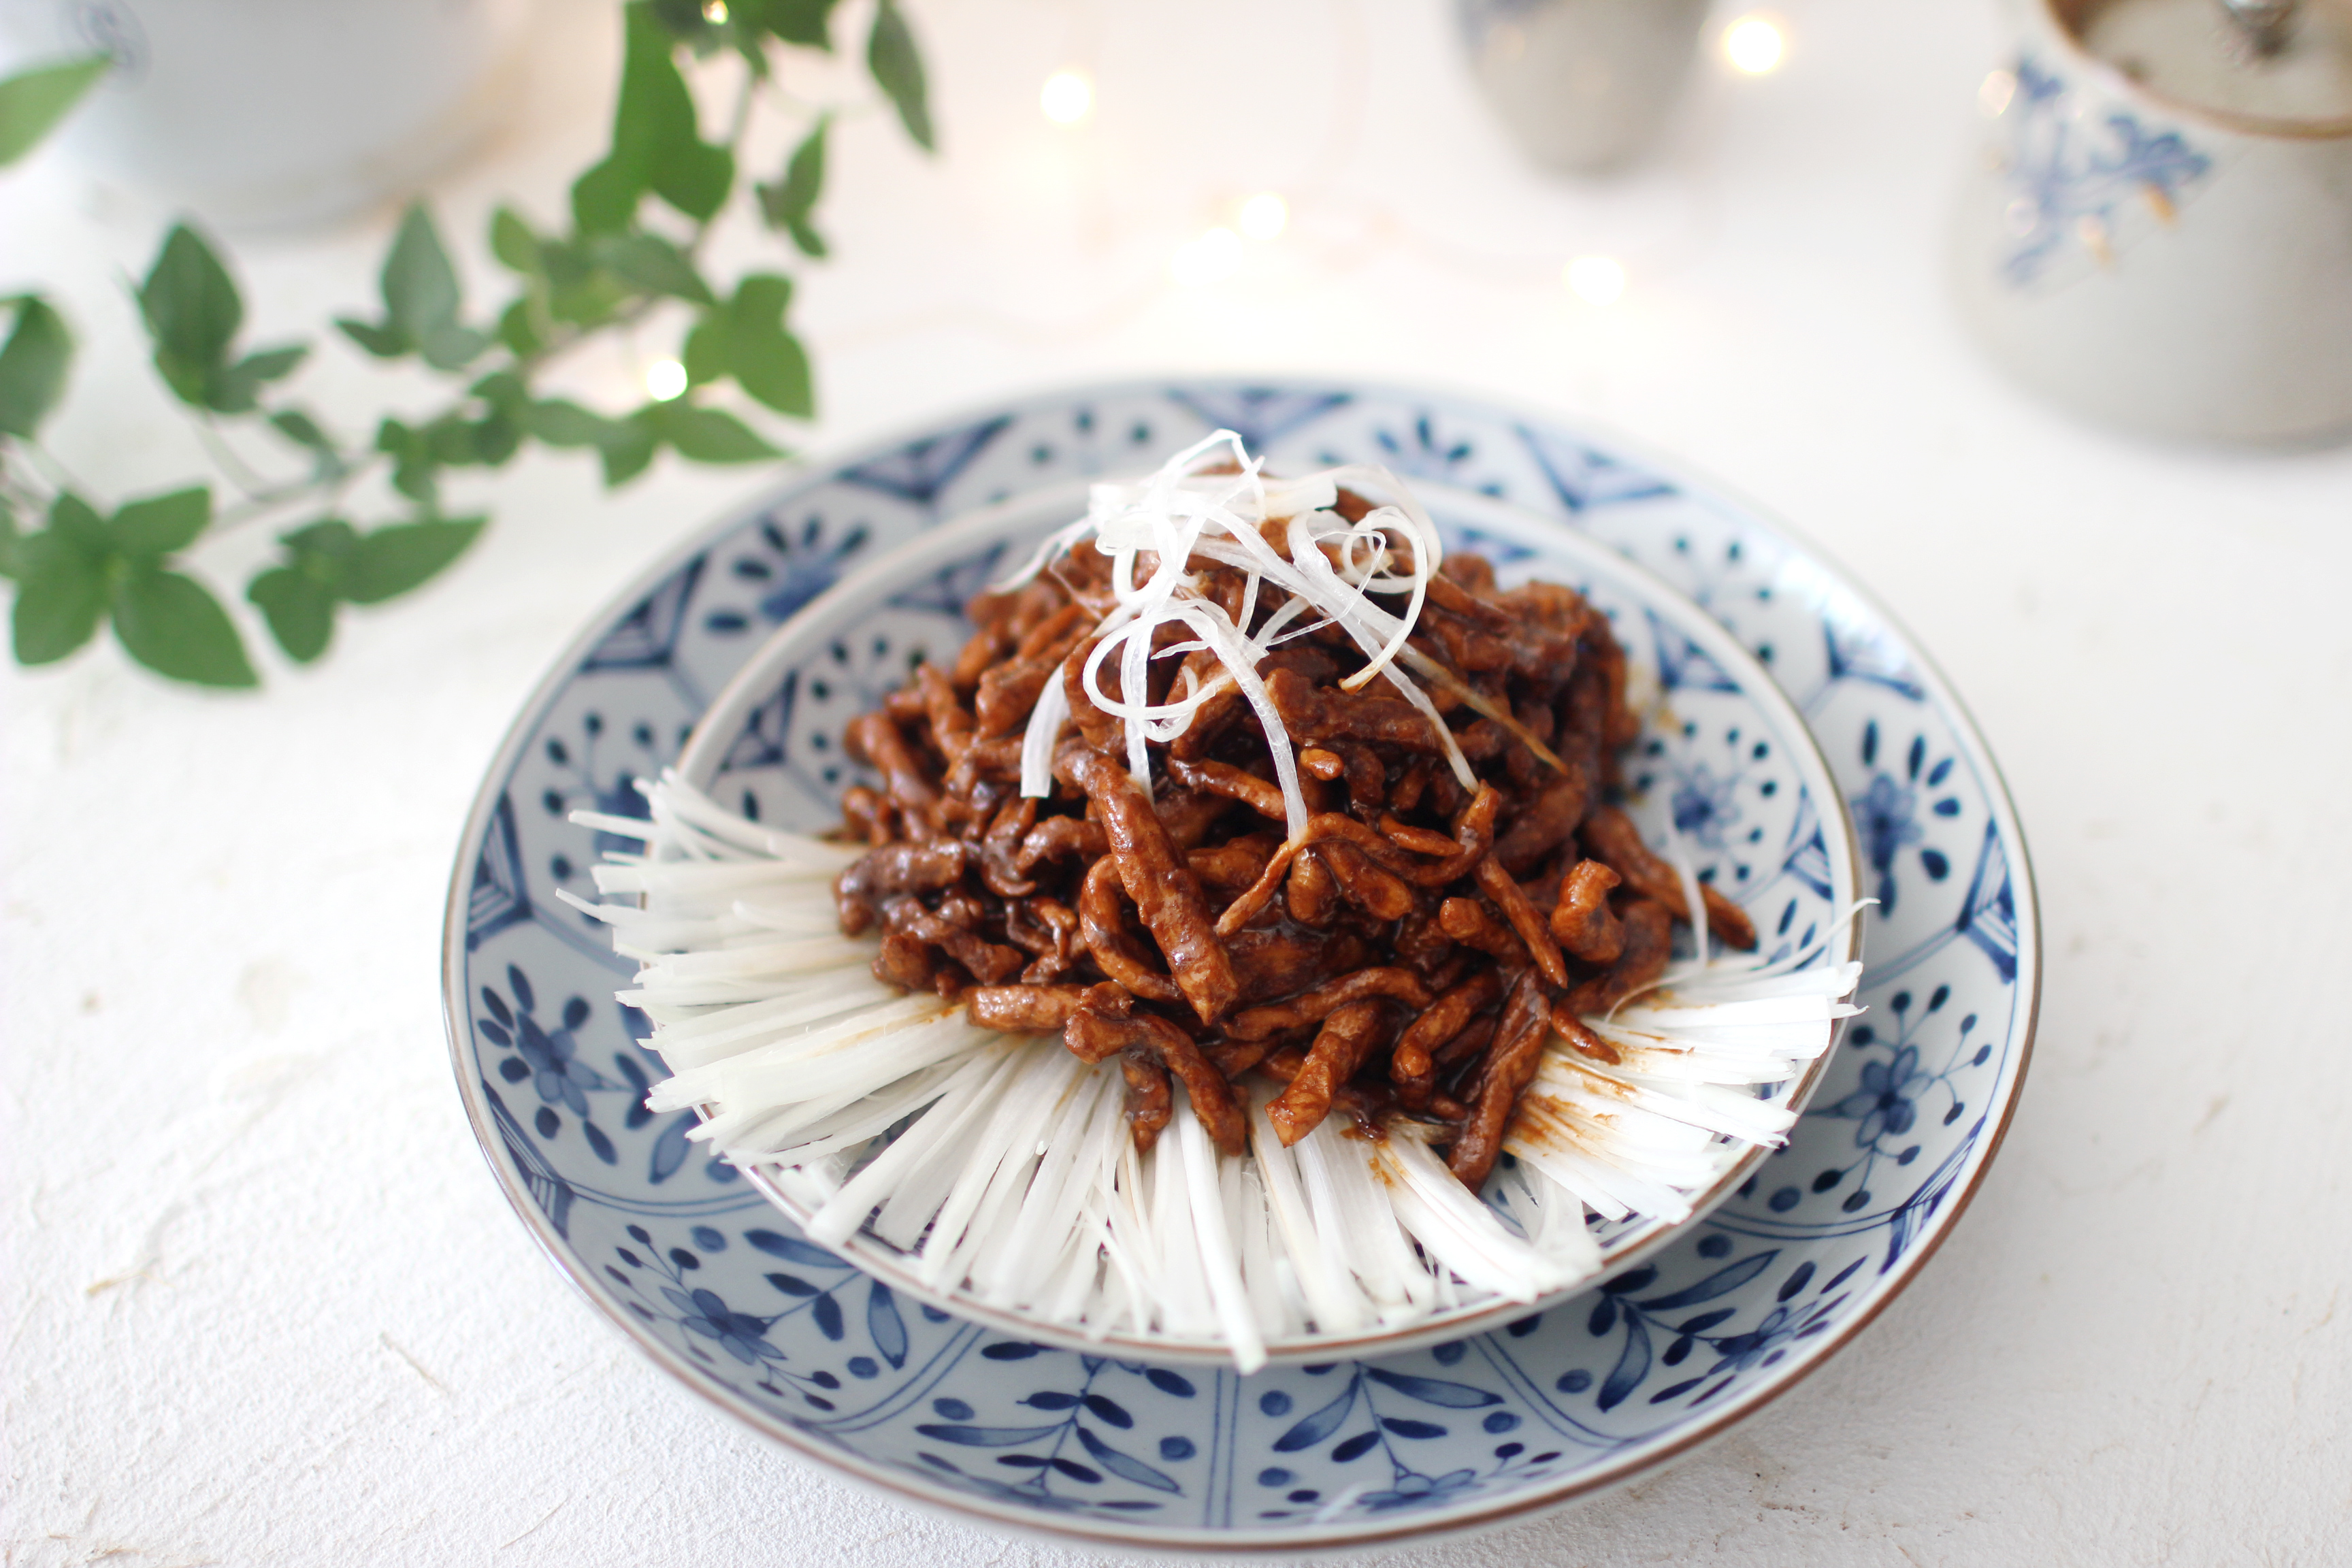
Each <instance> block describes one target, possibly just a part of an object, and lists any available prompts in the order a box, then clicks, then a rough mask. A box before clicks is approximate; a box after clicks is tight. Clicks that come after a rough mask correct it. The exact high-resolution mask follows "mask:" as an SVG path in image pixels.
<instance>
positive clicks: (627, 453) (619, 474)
mask: <svg viewBox="0 0 2352 1568" xmlns="http://www.w3.org/2000/svg"><path fill="white" fill-rule="evenodd" d="M652 406H653V407H655V408H660V407H665V406H667V405H663V404H655V405H652ZM614 424H615V425H616V426H618V428H617V429H616V430H615V432H614V435H613V437H611V438H610V439H609V440H605V441H602V442H599V443H598V455H599V456H601V457H602V458H604V488H605V489H612V488H613V487H614V486H616V485H620V484H625V483H626V482H627V481H628V480H630V479H635V478H636V477H637V476H638V475H639V474H641V473H644V472H645V471H646V468H647V466H648V465H650V464H651V463H652V462H653V460H654V453H655V451H656V448H657V447H659V446H660V440H659V438H658V437H656V436H655V434H654V426H653V420H652V417H651V413H650V410H648V409H643V408H641V409H639V410H638V411H637V412H636V413H635V414H632V415H631V416H629V417H627V418H626V419H620V420H615V421H614Z"/></svg>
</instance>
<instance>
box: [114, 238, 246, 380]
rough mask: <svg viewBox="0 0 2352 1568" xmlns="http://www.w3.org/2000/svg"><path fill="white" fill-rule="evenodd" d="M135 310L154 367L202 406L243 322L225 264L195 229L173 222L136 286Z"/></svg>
mask: <svg viewBox="0 0 2352 1568" xmlns="http://www.w3.org/2000/svg"><path fill="white" fill-rule="evenodd" d="M139 310H140V313H141V314H142V316H144V317H145V318H146V321H147V331H148V334H149V336H151V337H152V339H153V340H154V342H155V368H156V370H157V371H159V372H160V373H162V374H163V380H164V382H165V383H166V384H169V385H170V387H171V388H172V390H173V392H174V393H176V394H178V395H179V397H180V399H181V401H182V402H184V403H191V404H194V405H197V406H199V407H202V406H204V405H205V393H206V392H207V391H208V390H209V389H210V382H211V379H212V373H213V372H214V371H215V370H218V369H219V368H221V366H222V363H223V361H224V360H225V359H226V357H227V354H228V346H229V344H231V343H232V342H236V331H237V328H238V327H240V326H242V325H243V324H244V322H245V303H244V301H243V300H240V299H239V298H238V297H237V292H236V283H235V282H234V281H233V280H232V279H230V278H229V275H228V268H226V267H223V266H222V265H221V262H220V258H219V257H218V256H216V255H215V254H214V253H213V248H212V247H210V246H209V245H206V244H205V241H204V239H203V237H201V236H199V235H198V234H197V233H196V231H195V230H194V229H193V228H190V227H189V226H187V225H186V224H175V225H173V228H172V232H171V233H170V234H169V235H167V236H165V237H164V239H163V249H162V250H161V251H159V252H157V254H156V257H155V265H154V266H153V267H152V268H149V269H148V272H147V279H146V281H145V282H143V283H142V284H141V285H140V287H139Z"/></svg>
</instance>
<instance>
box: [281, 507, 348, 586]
mask: <svg viewBox="0 0 2352 1568" xmlns="http://www.w3.org/2000/svg"><path fill="white" fill-rule="evenodd" d="M278 543H280V544H283V545H284V546H286V548H287V550H288V551H289V552H291V554H292V557H293V560H294V563H295V564H296V565H298V566H299V567H301V568H302V569H303V570H304V571H306V572H309V573H310V574H312V575H313V576H316V577H317V578H318V579H319V580H320V582H322V583H324V584H327V585H328V586H330V587H332V586H333V585H334V584H337V583H340V582H341V581H342V570H343V566H342V563H344V562H345V561H347V560H349V559H350V558H351V554H352V551H354V550H357V549H358V548H359V543H360V536H359V533H358V531H357V530H355V529H353V528H352V525H351V524H350V523H348V522H345V521H343V520H342V519H341V518H340V517H322V518H320V520H319V521H316V522H306V523H304V524H303V525H302V526H301V527H299V528H298V529H296V530H294V531H292V532H291V533H281V534H279V535H278Z"/></svg>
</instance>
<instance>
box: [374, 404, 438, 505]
mask: <svg viewBox="0 0 2352 1568" xmlns="http://www.w3.org/2000/svg"><path fill="white" fill-rule="evenodd" d="M375 447H376V450H377V451H379V452H383V453H385V454H387V455H388V456H389V457H390V458H392V488H393V489H395V490H398V491H399V492H400V493H401V494H402V495H404V496H406V497H408V499H409V500H416V501H423V502H425V504H426V505H428V506H429V505H431V504H432V502H433V500H434V498H435V496H436V494H438V492H439V463H440V458H438V456H437V455H436V453H435V451H434V443H433V438H432V437H431V436H430V435H429V434H428V433H427V432H426V431H424V430H419V429H416V428H415V427H414V426H409V425H405V424H403V423H402V422H401V421H399V420H397V419H387V420H385V421H384V422H383V424H381V425H379V426H376V432H375Z"/></svg>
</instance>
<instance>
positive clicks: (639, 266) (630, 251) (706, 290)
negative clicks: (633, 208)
mask: <svg viewBox="0 0 2352 1568" xmlns="http://www.w3.org/2000/svg"><path fill="white" fill-rule="evenodd" d="M593 254H594V256H595V258H596V259H597V261H598V262H599V263H600V264H601V265H602V266H604V268H607V269H608V270H610V271H611V272H612V273H613V274H614V276H616V277H618V278H620V279H624V280H625V281H627V282H630V283H634V284H635V285H636V286H637V287H638V288H639V289H644V290H646V292H647V293H650V294H668V295H672V296H674V297H675V298H677V299H680V300H692V301H694V303H696V304H698V305H710V304H716V303H717V302H718V296H717V295H715V294H713V293H712V292H711V291H710V285H709V284H708V283H705V282H704V281H703V280H702V277H701V275H700V274H699V273H698V272H696V271H695V269H694V263H693V262H691V261H688V259H687V258H686V253H685V252H684V251H682V250H680V249H678V247H677V246H675V245H672V244H671V243H670V242H669V241H668V240H667V239H664V238H663V237H661V236H659V235H657V234H646V233H642V232H640V233H635V234H624V235H615V236H614V237H612V238H610V239H607V240H604V241H602V242H600V243H599V244H598V245H597V246H596V247H595V249H594V252H593Z"/></svg>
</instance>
